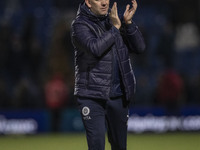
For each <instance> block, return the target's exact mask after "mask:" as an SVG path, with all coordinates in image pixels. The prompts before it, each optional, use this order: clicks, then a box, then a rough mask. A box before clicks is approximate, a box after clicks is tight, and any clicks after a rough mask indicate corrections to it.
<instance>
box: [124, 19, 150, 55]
mask: <svg viewBox="0 0 200 150" xmlns="http://www.w3.org/2000/svg"><path fill="white" fill-rule="evenodd" d="M122 36H123V39H124V41H125V43H126V45H127V46H128V48H129V51H131V52H134V53H142V52H143V51H144V50H145V47H146V45H145V42H144V38H143V36H142V34H141V32H140V30H139V28H138V26H136V24H135V23H134V22H132V24H129V25H125V24H124V25H123V30H122Z"/></svg>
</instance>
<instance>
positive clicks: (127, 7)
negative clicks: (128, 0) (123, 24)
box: [124, 4, 130, 14]
mask: <svg viewBox="0 0 200 150" xmlns="http://www.w3.org/2000/svg"><path fill="white" fill-rule="evenodd" d="M129 8H130V5H129V4H128V5H126V10H125V12H124V14H126V13H127V12H128V11H129Z"/></svg>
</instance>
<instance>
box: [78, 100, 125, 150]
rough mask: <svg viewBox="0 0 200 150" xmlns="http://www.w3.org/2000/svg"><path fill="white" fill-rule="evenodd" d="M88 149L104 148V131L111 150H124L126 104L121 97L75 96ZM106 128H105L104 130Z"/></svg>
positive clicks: (99, 149)
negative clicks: (106, 98) (101, 98)
mask: <svg viewBox="0 0 200 150" xmlns="http://www.w3.org/2000/svg"><path fill="white" fill-rule="evenodd" d="M77 101H78V104H79V109H80V112H81V115H82V120H83V124H84V126H85V129H86V135H87V143H88V149H89V150H104V149H105V132H106V131H107V133H108V140H109V142H110V144H111V149H112V150H126V145H127V121H128V106H127V105H126V104H125V103H124V102H125V101H124V100H123V98H122V97H119V98H116V99H110V100H97V99H88V98H82V97H81V98H80V97H78V98H77ZM106 129H107V130H106Z"/></svg>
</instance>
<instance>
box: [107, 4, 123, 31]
mask: <svg viewBox="0 0 200 150" xmlns="http://www.w3.org/2000/svg"><path fill="white" fill-rule="evenodd" d="M109 17H110V20H111V22H112V24H113V26H115V27H116V28H117V29H119V28H120V27H121V21H120V19H119V16H118V11H117V3H116V2H114V4H113V6H112V9H111V12H110V15H109Z"/></svg>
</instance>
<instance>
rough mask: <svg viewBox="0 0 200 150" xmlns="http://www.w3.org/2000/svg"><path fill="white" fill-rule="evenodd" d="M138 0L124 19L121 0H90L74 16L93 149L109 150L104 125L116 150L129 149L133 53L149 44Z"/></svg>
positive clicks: (79, 89)
mask: <svg viewBox="0 0 200 150" xmlns="http://www.w3.org/2000/svg"><path fill="white" fill-rule="evenodd" d="M136 8H137V2H136V1H135V0H133V1H132V7H131V8H130V5H127V6H126V10H125V12H124V15H123V17H122V19H121V20H120V18H119V16H118V12H117V3H116V2H115V3H114V4H113V6H112V9H109V0H85V1H84V2H82V3H81V4H80V7H79V10H78V12H77V17H76V19H75V20H74V21H73V22H72V33H71V36H72V43H73V45H74V48H75V91H74V94H75V95H76V96H77V101H78V104H79V108H80V112H81V114H82V119H83V123H84V126H85V129H86V135H87V142H88V147H89V150H104V147H105V131H106V129H105V126H106V127H107V133H108V139H109V142H110V144H111V148H112V150H126V141H127V121H128V104H129V102H130V100H131V99H132V98H133V94H134V92H135V77H134V74H133V70H132V67H131V62H130V59H129V53H130V52H135V53H141V52H143V51H144V49H145V44H144V40H143V37H142V35H141V33H140V31H139V29H138V27H137V26H136V25H135V23H134V22H133V21H132V18H133V16H134V14H135V11H136Z"/></svg>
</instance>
